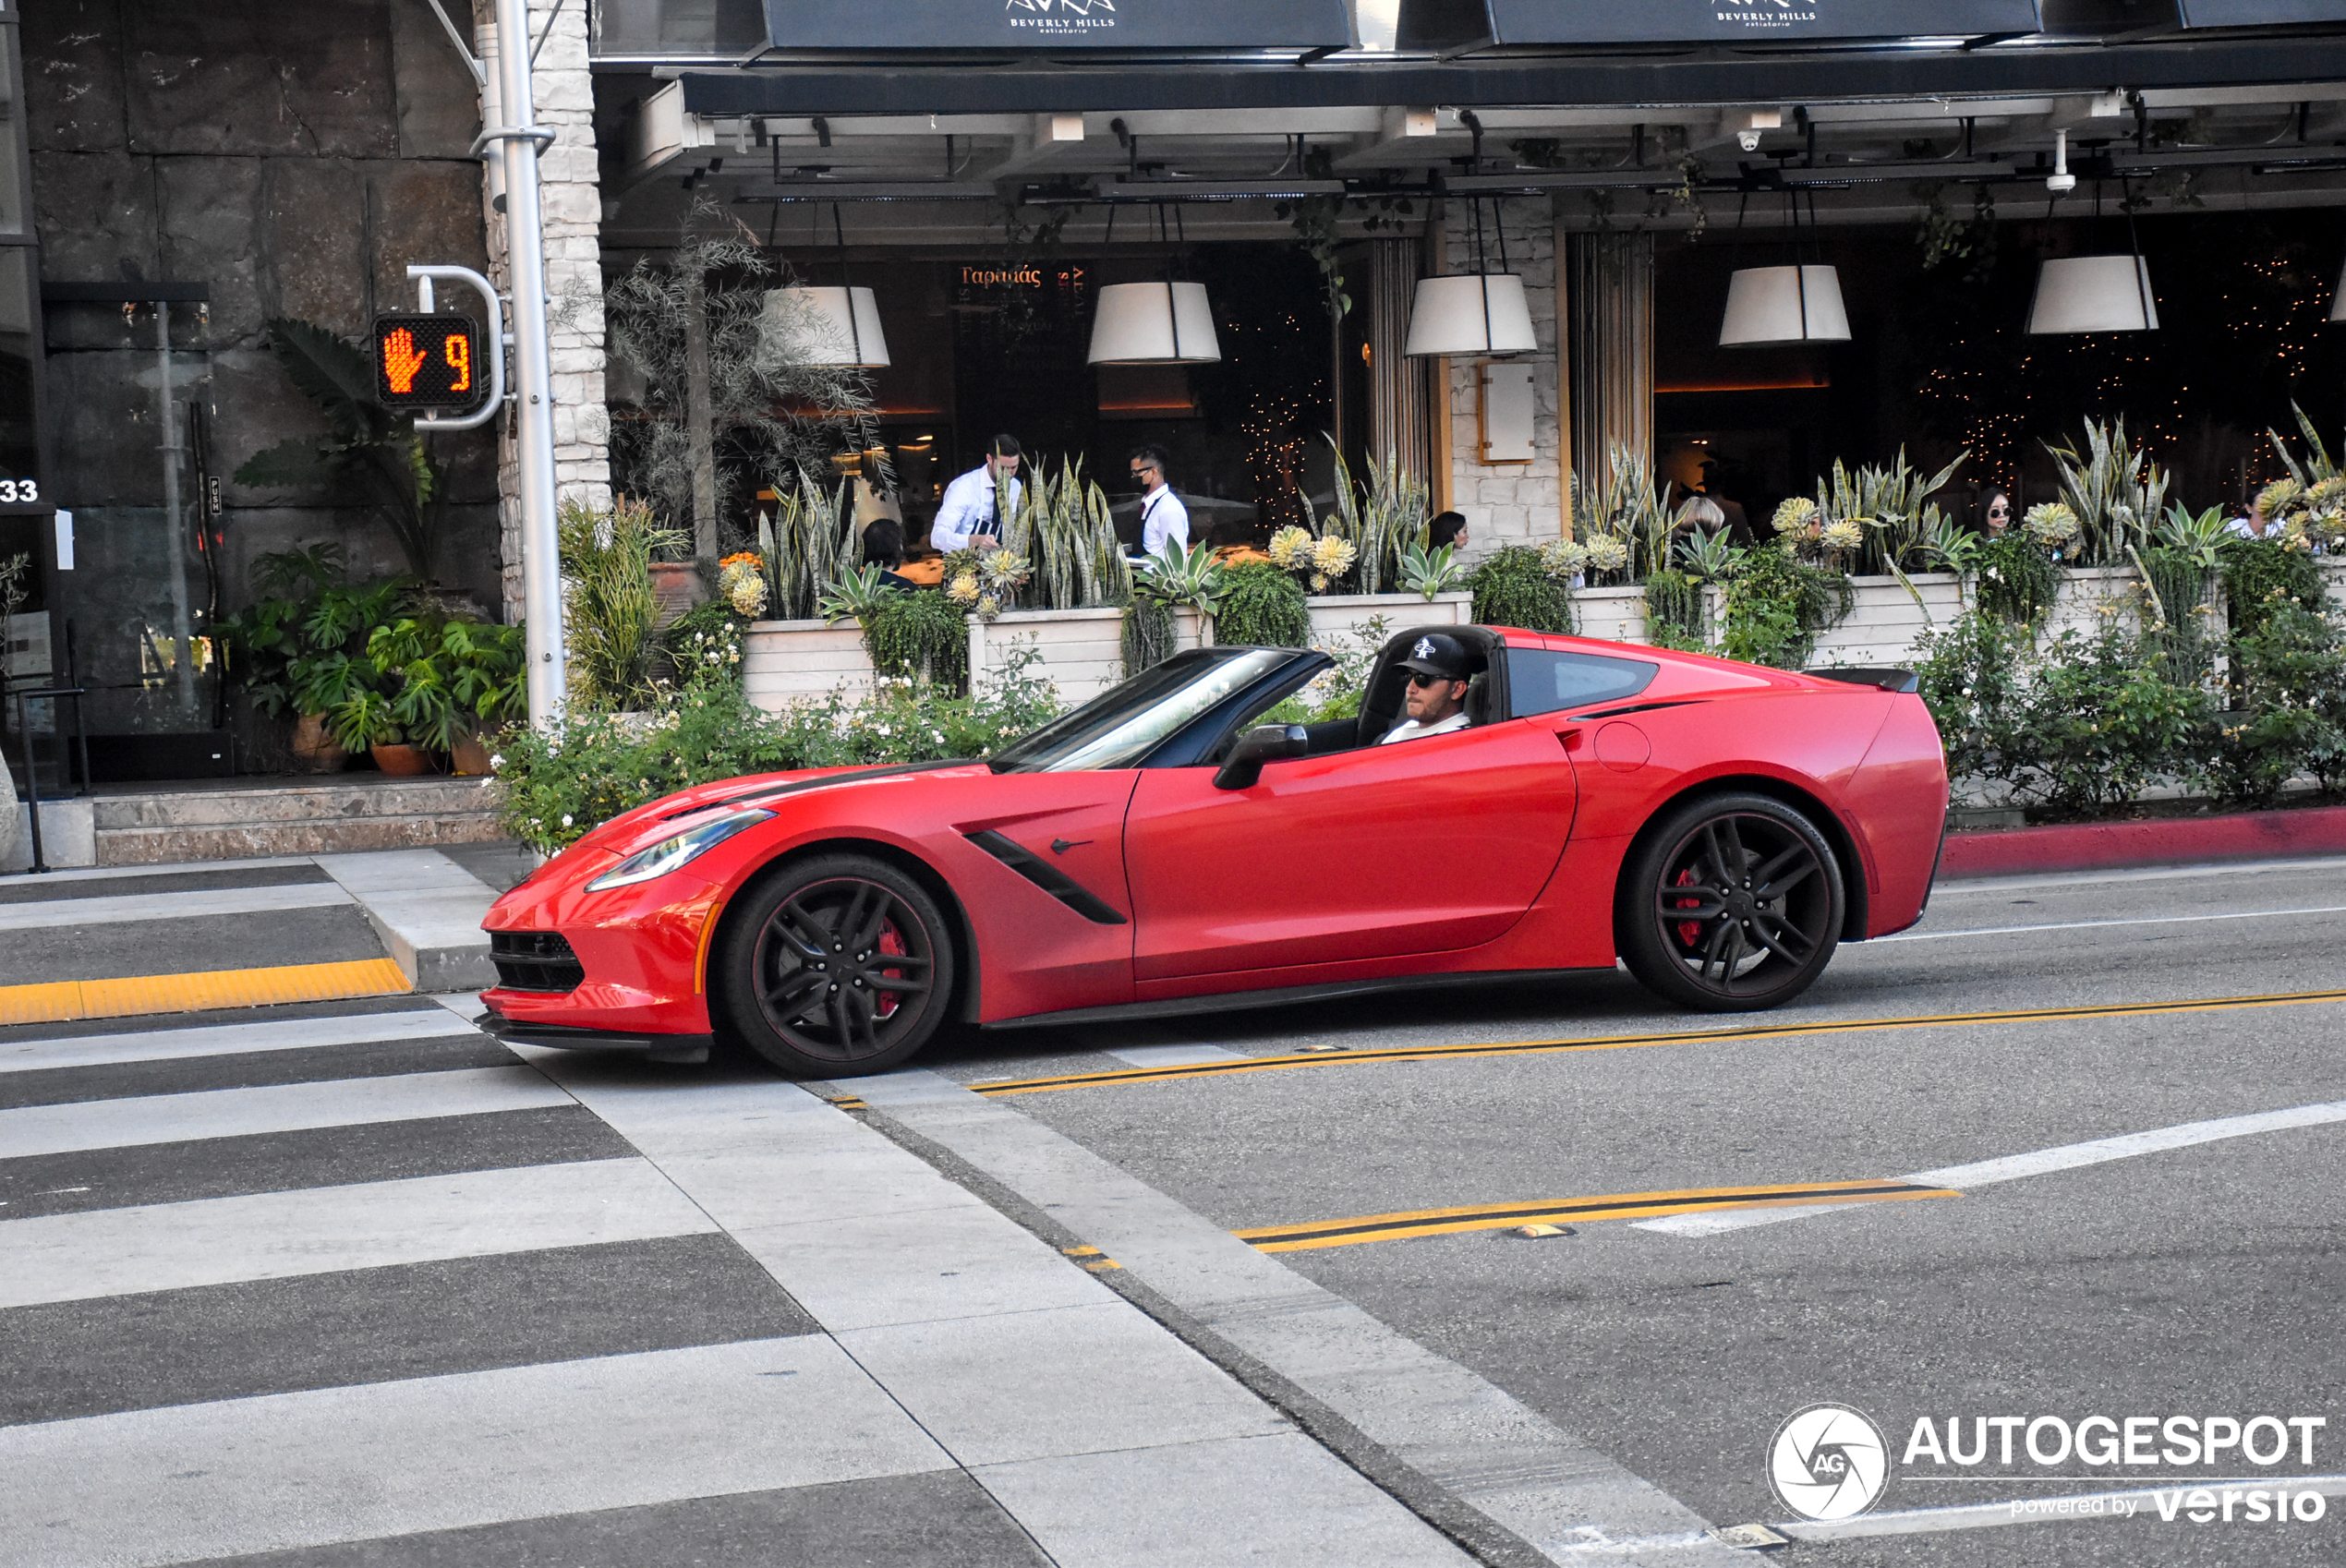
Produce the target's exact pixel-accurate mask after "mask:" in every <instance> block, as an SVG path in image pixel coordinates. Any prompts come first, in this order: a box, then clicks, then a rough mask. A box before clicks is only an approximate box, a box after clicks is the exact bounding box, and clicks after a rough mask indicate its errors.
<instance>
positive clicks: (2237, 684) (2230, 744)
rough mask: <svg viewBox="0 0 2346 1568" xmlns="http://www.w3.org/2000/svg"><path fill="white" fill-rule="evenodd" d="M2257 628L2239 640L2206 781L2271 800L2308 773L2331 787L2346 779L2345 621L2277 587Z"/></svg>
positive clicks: (2225, 793) (2217, 788) (2232, 794)
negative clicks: (2228, 699)
mask: <svg viewBox="0 0 2346 1568" xmlns="http://www.w3.org/2000/svg"><path fill="white" fill-rule="evenodd" d="M2254 624H2255V630H2254V631H2252V632H2249V633H2244V634H2243V635H2241V636H2238V637H2235V638H2233V639H2232V644H2231V696H2232V706H2231V707H2230V708H2228V709H2226V710H2225V711H2224V712H2223V713H2221V714H2220V715H2219V716H2218V722H2217V726H2216V730H2215V732H2214V734H2213V735H2212V736H2210V737H2209V738H2208V742H2207V753H2206V758H2205V766H2204V768H2203V771H2202V773H2201V776H2200V777H2201V781H2202V783H2203V785H2204V786H2205V787H2206V788H2207V790H2209V791H2210V792H2211V793H2213V794H2217V795H2219V796H2221V797H2222V798H2223V799H2225V800H2227V801H2231V802H2237V803H2239V804H2242V805H2246V806H2252V807H2261V806H2269V805H2271V804H2272V803H2273V801H2274V799H2275V798H2276V797H2277V796H2278V795H2279V793H2280V791H2281V790H2282V789H2283V788H2284V787H2285V786H2286V785H2287V784H2288V783H2289V781H2290V780H2291V779H2292V778H2297V777H2298V776H2300V775H2301V774H2311V775H2313V776H2314V778H2315V779H2316V781H2317V782H2318V783H2319V784H2320V785H2321V787H2322V789H2323V790H2325V791H2335V790H2337V789H2338V788H2339V787H2340V784H2341V783H2346V646H2341V644H2340V635H2339V627H2338V623H2337V621H2335V620H2334V619H2333V618H2332V617H2331V616H2330V615H2328V614H2327V613H2324V614H2315V613H2314V612H2312V611H2310V610H2308V609H2304V607H2303V606H2302V605H2300V604H2298V603H2296V602H2294V601H2293V600H2292V599H2291V598H2289V597H2287V595H2286V593H2285V592H2284V591H2283V590H2281V589H2279V588H2276V589H2274V590H2273V602H2271V603H2268V604H2266V605H2263V606H2261V607H2258V609H2257V612H2256V614H2255V617H2254Z"/></svg>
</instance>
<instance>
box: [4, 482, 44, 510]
mask: <svg viewBox="0 0 2346 1568" xmlns="http://www.w3.org/2000/svg"><path fill="white" fill-rule="evenodd" d="M40 499H41V486H40V484H39V482H38V481H36V480H32V479H0V506H5V505H6V504H7V503H8V502H9V501H39V500H40Z"/></svg>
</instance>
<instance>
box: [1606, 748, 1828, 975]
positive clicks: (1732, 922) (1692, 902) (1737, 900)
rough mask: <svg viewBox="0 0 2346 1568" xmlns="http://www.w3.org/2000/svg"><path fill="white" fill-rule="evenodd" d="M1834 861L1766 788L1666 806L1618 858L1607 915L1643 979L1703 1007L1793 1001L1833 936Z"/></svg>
mask: <svg viewBox="0 0 2346 1568" xmlns="http://www.w3.org/2000/svg"><path fill="white" fill-rule="evenodd" d="M1843 909H1844V905H1843V891H1842V884H1841V862H1840V859H1839V857H1838V856H1836V855H1835V854H1834V853H1833V850H1832V843H1831V842H1830V841H1828V840H1827V839H1826V838H1825V836H1824V835H1823V834H1822V833H1820V832H1819V831H1818V829H1817V826H1816V825H1815V824H1814V823H1812V822H1810V821H1809V820H1808V817H1807V816H1805V815H1803V814H1801V813H1799V812H1797V811H1796V810H1794V809H1793V808H1792V807H1790V806H1788V805H1786V804H1784V802H1781V801H1778V800H1775V799H1772V797H1770V796H1766V795H1757V794H1722V795H1707V796H1701V797H1698V798H1697V799H1695V800H1692V801H1688V802H1686V803H1685V804H1683V805H1681V806H1679V807H1677V808H1676V809H1675V810H1674V811H1672V812H1670V813H1669V814H1667V815H1666V816H1665V817H1663V820H1662V821H1661V822H1659V823H1657V824H1656V825H1655V826H1654V829H1653V831H1652V832H1651V833H1650V834H1648V835H1647V836H1646V837H1645V838H1644V840H1643V842H1642V844H1641V845H1640V847H1639V850H1637V852H1636V853H1634V854H1633V855H1632V856H1631V857H1630V859H1629V863H1628V864H1626V865H1625V866H1624V867H1623V868H1622V873H1621V884H1620V902H1619V905H1618V907H1617V910H1616V912H1615V919H1614V924H1615V927H1616V930H1617V932H1618V938H1619V941H1620V945H1621V956H1622V958H1623V959H1625V960H1626V962H1627V964H1628V966H1629V972H1630V973H1632V974H1634V975H1636V976H1637V977H1638V979H1639V981H1640V982H1642V983H1644V984H1645V986H1646V988H1647V989H1648V990H1650V991H1652V992H1654V993H1656V994H1657V995H1661V996H1663V997H1664V998H1665V999H1667V1000H1669V1001H1673V1002H1676V1003H1678V1004H1679V1005H1680V1006H1682V1007H1697V1008H1700V1009H1701V1010H1703V1011H1705V1012H1747V1011H1757V1010H1759V1009H1760V1008H1763V1007H1777V1006H1779V1005H1781V1004H1783V1003H1785V1002H1789V1001H1791V1000H1792V999H1793V998H1794V997H1795V996H1797V995H1800V993H1802V992H1803V991H1806V990H1807V989H1808V986H1809V983H1811V982H1813V981H1814V980H1815V979H1816V978H1817V976H1818V975H1819V974H1820V973H1822V972H1823V971H1824V967H1825V965H1826V963H1827V962H1829V961H1830V960H1831V959H1832V950H1833V948H1834V947H1836V946H1837V945H1838V944H1839V942H1840V939H1841V924H1842V918H1843Z"/></svg>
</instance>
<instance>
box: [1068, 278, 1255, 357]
mask: <svg viewBox="0 0 2346 1568" xmlns="http://www.w3.org/2000/svg"><path fill="white" fill-rule="evenodd" d="M1084 357H1085V359H1086V360H1087V361H1088V362H1089V363H1091V364H1094V365H1211V364H1213V363H1215V361H1217V360H1219V359H1220V358H1221V357H1222V344H1221V340H1220V339H1218V338H1216V337H1215V335H1214V308H1213V306H1212V305H1210V304H1209V303H1208V302H1207V300H1206V297H1205V285H1204V284H1203V283H1176V282H1174V281H1173V280H1172V279H1170V278H1167V279H1164V280H1162V281H1160V282H1157V283H1110V284H1108V285H1107V286H1106V288H1104V289H1102V290H1100V296H1099V301H1098V303H1097V304H1096V305H1094V307H1093V309H1092V347H1091V352H1090V353H1089V354H1087V355H1086V356H1084Z"/></svg>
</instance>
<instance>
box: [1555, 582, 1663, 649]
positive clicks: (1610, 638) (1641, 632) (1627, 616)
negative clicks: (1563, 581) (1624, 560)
mask: <svg viewBox="0 0 2346 1568" xmlns="http://www.w3.org/2000/svg"><path fill="white" fill-rule="evenodd" d="M1572 627H1573V630H1574V632H1575V633H1578V635H1580V636H1583V637H1594V638H1596V639H1598V640H1599V641H1600V642H1607V643H1636V644H1639V645H1641V646H1642V645H1644V643H1645V640H1646V591H1645V590H1644V589H1643V588H1635V587H1631V588H1576V589H1574V590H1573V594H1572Z"/></svg>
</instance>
